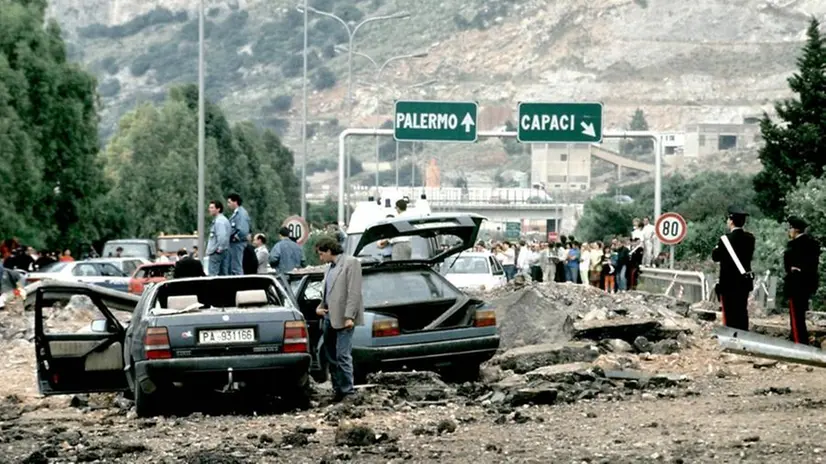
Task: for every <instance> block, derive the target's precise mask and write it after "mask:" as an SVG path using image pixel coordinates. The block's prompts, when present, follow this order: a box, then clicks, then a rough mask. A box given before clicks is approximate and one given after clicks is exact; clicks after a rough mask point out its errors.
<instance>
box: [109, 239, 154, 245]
mask: <svg viewBox="0 0 826 464" xmlns="http://www.w3.org/2000/svg"><path fill="white" fill-rule="evenodd" d="M106 243H112V244H116V243H155V241H154V240H151V239H148V238H119V239H116V240H107V241H106Z"/></svg>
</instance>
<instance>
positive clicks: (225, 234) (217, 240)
mask: <svg viewBox="0 0 826 464" xmlns="http://www.w3.org/2000/svg"><path fill="white" fill-rule="evenodd" d="M223 213H224V205H222V204H221V202H220V201H211V202H209V215H210V216H212V217H213V218H214V220H213V221H212V227H211V228H210V229H209V241H208V242H207V250H206V255H207V259H208V260H209V264H208V266H209V275H211V276H214V275H230V274H229V260H230V256H229V236H230V233H231V232H232V227H231V226H230V225H229V221H228V220H227V217H226V216H224V214H223ZM241 251H243V250H241Z"/></svg>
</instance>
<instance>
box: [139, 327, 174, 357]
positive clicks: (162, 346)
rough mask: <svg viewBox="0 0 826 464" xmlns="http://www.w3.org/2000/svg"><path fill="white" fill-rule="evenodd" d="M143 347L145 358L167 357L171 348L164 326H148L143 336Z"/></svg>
mask: <svg viewBox="0 0 826 464" xmlns="http://www.w3.org/2000/svg"><path fill="white" fill-rule="evenodd" d="M143 349H144V351H145V352H146V359H169V358H171V357H172V350H171V349H170V347H169V332H168V331H167V330H166V327H149V328H148V329H146V335H144V336H143Z"/></svg>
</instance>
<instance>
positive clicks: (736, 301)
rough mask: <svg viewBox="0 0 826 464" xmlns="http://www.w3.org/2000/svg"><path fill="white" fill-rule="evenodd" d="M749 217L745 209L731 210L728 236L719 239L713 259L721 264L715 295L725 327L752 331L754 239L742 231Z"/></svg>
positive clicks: (732, 208) (728, 221)
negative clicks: (750, 309) (750, 317)
mask: <svg viewBox="0 0 826 464" xmlns="http://www.w3.org/2000/svg"><path fill="white" fill-rule="evenodd" d="M746 216H748V213H746V212H745V211H744V210H743V209H742V208H739V207H736V206H732V207H729V209H728V218H727V219H726V225H727V226H728V229H729V233H727V234H726V235H723V236H722V237H720V240H719V241H718V242H717V246H716V247H714V251H712V252H711V259H713V260H714V262H717V263H720V278H719V281H718V282H717V287H716V291H717V296H718V297H719V298H720V306H721V307H722V310H723V325H725V326H727V327H731V328H733V329H741V330H749V312H748V301H749V293H750V292H751V290H752V288H753V285H754V282H753V278H752V277H751V258H752V256H753V255H754V235H752V234H750V233H748V232H746V231H745V230H743V226H744V225H746Z"/></svg>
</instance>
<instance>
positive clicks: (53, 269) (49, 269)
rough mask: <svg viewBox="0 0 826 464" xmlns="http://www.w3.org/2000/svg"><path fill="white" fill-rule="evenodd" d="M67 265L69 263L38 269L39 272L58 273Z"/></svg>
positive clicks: (49, 265) (53, 264) (48, 265)
mask: <svg viewBox="0 0 826 464" xmlns="http://www.w3.org/2000/svg"><path fill="white" fill-rule="evenodd" d="M68 265H69V263H65V262H64V263H52V264H47V265H46V266H43V267H42V268H40V271H39V272H60V271H62V270H63V268H65V267H66V266H68Z"/></svg>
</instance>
